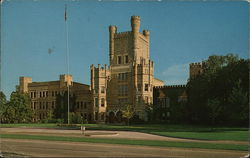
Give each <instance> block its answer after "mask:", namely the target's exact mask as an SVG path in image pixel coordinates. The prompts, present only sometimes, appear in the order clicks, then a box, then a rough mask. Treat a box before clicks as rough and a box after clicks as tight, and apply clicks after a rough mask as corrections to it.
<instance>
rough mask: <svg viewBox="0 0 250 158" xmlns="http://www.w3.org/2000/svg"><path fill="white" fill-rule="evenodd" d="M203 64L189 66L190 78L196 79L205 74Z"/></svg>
mask: <svg viewBox="0 0 250 158" xmlns="http://www.w3.org/2000/svg"><path fill="white" fill-rule="evenodd" d="M202 65H203V64H202V63H191V64H189V78H190V79H191V78H194V77H195V76H197V75H200V74H201V73H202V72H203V67H202Z"/></svg>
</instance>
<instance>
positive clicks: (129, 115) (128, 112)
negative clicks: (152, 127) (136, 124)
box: [122, 104, 135, 125]
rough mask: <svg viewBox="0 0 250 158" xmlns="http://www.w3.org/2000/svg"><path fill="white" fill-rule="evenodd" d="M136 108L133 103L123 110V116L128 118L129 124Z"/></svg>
mask: <svg viewBox="0 0 250 158" xmlns="http://www.w3.org/2000/svg"><path fill="white" fill-rule="evenodd" d="M134 113H135V110H134V107H133V106H132V105H131V104H128V105H126V106H125V109H124V110H122V117H124V118H126V119H127V123H128V125H129V121H130V119H131V118H132V117H133V116H134Z"/></svg>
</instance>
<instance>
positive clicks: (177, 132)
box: [0, 124, 249, 141]
mask: <svg viewBox="0 0 250 158" xmlns="http://www.w3.org/2000/svg"><path fill="white" fill-rule="evenodd" d="M84 126H86V127H87V130H91V129H92V130H118V131H136V132H143V133H151V134H156V135H161V136H168V137H177V138H187V139H199V140H235V141H248V137H249V132H248V129H247V128H237V127H235V128H234V127H213V128H211V127H206V126H191V125H164V124H154V125H150V124H144V125H131V126H123V125H107V124H85V125H84ZM0 127H32V128H61V129H80V125H74V126H71V127H69V126H57V124H1V125H0Z"/></svg>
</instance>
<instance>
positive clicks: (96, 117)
mask: <svg viewBox="0 0 250 158" xmlns="http://www.w3.org/2000/svg"><path fill="white" fill-rule="evenodd" d="M95 120H98V112H95Z"/></svg>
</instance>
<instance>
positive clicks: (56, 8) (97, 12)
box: [0, 0, 249, 97]
mask: <svg viewBox="0 0 250 158" xmlns="http://www.w3.org/2000/svg"><path fill="white" fill-rule="evenodd" d="M65 4H67V8H68V20H67V22H68V32H69V37H68V39H69V64H70V66H69V71H70V74H72V75H73V79H74V81H76V82H80V83H84V84H90V65H91V64H94V65H97V64H101V65H103V64H109V31H108V26H109V25H116V26H117V28H118V32H124V31H130V30H131V25H130V17H131V16H132V15H138V16H140V18H141V26H140V31H141V32H142V30H143V29H146V30H149V31H150V57H151V59H152V60H153V61H154V63H155V65H154V66H155V67H154V69H155V74H154V75H155V77H156V78H158V79H161V80H163V81H165V84H166V85H176V84H186V82H187V79H188V75H189V64H190V63H192V62H200V61H202V60H206V59H207V58H208V57H209V56H210V55H213V54H217V55H226V54H228V53H234V54H237V55H238V56H239V57H240V58H249V3H248V2H246V1H197V0H196V1H195V0H194V1H175V0H170V1H166V0H165V1H164V0H161V1H93V0H92V1H83V0H74V1H73V0H72V1H69V0H68V1H63V0H33V1H31V0H5V1H4V3H2V5H1V65H0V66H1V76H0V77H1V90H2V91H3V92H4V93H5V95H6V96H7V97H8V96H9V95H10V93H11V92H12V91H14V90H15V86H16V85H18V84H19V77H20V76H28V77H32V79H33V81H35V82H36V81H37V82H39V81H53V80H58V79H59V75H60V74H66V73H67V58H66V33H65V30H66V29H65V28H66V25H65V21H64V8H65Z"/></svg>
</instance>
